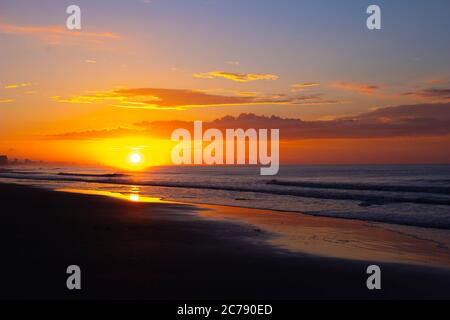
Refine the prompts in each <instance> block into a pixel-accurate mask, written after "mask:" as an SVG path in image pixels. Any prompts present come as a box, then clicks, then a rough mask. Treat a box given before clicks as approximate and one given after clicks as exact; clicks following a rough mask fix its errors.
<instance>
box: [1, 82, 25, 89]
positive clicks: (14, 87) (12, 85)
mask: <svg viewBox="0 0 450 320" xmlns="http://www.w3.org/2000/svg"><path fill="white" fill-rule="evenodd" d="M29 86H31V83H17V84H8V85H6V86H5V89H17V88H23V87H29Z"/></svg>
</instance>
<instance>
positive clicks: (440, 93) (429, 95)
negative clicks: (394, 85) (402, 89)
mask: <svg viewBox="0 0 450 320" xmlns="http://www.w3.org/2000/svg"><path fill="white" fill-rule="evenodd" d="M403 95H405V96H415V97H418V98H421V99H427V100H432V101H439V102H450V89H446V88H428V89H422V90H417V91H412V92H406V93H404V94H403Z"/></svg>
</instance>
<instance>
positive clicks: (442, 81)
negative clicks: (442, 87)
mask: <svg viewBox="0 0 450 320" xmlns="http://www.w3.org/2000/svg"><path fill="white" fill-rule="evenodd" d="M427 83H428V84H433V85H439V84H447V83H448V80H446V79H431V80H428V81H427Z"/></svg>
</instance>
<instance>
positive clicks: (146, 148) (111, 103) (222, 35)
mask: <svg viewBox="0 0 450 320" xmlns="http://www.w3.org/2000/svg"><path fill="white" fill-rule="evenodd" d="M36 5H37V4H34V3H33V2H29V3H28V4H27V8H28V10H25V9H24V8H23V7H21V6H22V5H21V4H15V3H14V2H7V1H5V2H2V4H0V46H1V52H2V59H1V61H0V68H1V70H2V71H1V73H0V154H7V155H8V156H9V157H10V158H22V159H23V158H31V159H35V160H44V161H63V162H77V163H91V164H99V163H101V164H106V165H113V166H117V167H126V166H127V165H128V164H127V162H126V161H127V160H126V159H127V157H128V156H129V154H130V153H132V152H139V153H140V154H142V155H143V159H145V164H146V165H160V164H170V149H171V147H172V146H173V143H171V142H170V141H169V140H170V131H171V130H172V129H173V128H176V124H177V122H176V121H187V122H186V123H183V125H184V126H189V125H190V123H191V122H192V121H194V120H203V121H205V122H211V121H214V120H216V119H222V118H223V117H226V116H232V117H234V118H233V119H234V120H231V121H229V122H228V125H229V126H231V128H234V127H235V126H246V127H257V128H265V127H267V128H279V129H280V131H281V139H282V144H281V160H282V163H448V162H450V151H448V150H450V148H449V146H450V130H449V123H450V115H449V109H450V104H449V103H450V89H449V86H450V83H449V80H450V78H449V74H450V63H449V58H448V55H445V54H443V53H442V52H440V53H439V52H437V49H436V48H437V46H438V45H439V46H441V47H446V46H448V45H450V44H449V43H447V42H448V41H447V42H445V39H448V37H444V38H443V37H436V38H432V39H428V40H427V41H429V43H428V42H427V43H426V45H425V44H424V43H422V42H423V39H422V38H421V37H420V34H421V33H420V32H422V31H417V32H418V33H417V39H414V38H413V36H411V34H413V33H411V32H409V31H408V36H409V37H410V38H408V39H407V40H408V41H409V42H408V43H406V42H405V44H404V45H405V46H411V50H409V51H410V52H415V53H414V56H406V55H407V54H408V53H405V56H404V57H403V56H399V53H398V52H399V51H398V50H396V49H395V48H396V46H397V45H398V43H399V42H402V41H406V40H405V39H404V37H403V36H402V32H403V31H402V30H403V29H401V28H400V27H399V25H393V26H391V28H397V29H393V30H391V31H392V32H391V33H389V32H384V31H382V32H380V33H378V34H377V33H368V31H367V30H366V29H364V28H363V27H361V29H359V28H358V27H357V26H355V25H351V26H350V25H346V24H345V23H344V22H342V23H341V25H342V28H343V30H344V31H347V32H350V33H353V34H352V36H349V34H347V37H344V36H343V35H337V34H335V33H334V31H333V30H335V28H333V26H332V25H331V23H332V22H331V21H329V23H330V25H328V24H327V23H325V24H321V25H320V26H319V25H317V26H316V28H313V27H314V26H315V23H318V22H315V20H317V19H319V20H320V16H319V15H320V12H323V11H324V10H332V9H333V8H329V7H327V8H322V7H320V5H313V4H311V5H310V7H308V8H303V9H304V11H305V12H306V13H309V14H310V15H311V16H312V17H316V18H317V19H315V20H308V21H307V22H308V23H309V24H308V25H306V29H308V28H307V27H308V26H310V29H308V32H309V33H306V31H305V34H302V33H301V32H300V31H299V30H306V29H305V25H302V23H306V22H305V20H303V22H302V20H301V19H300V20H299V19H298V18H299V17H298V16H295V15H294V14H293V13H292V10H289V8H288V7H286V8H278V7H276V3H275V2H274V3H272V4H270V6H274V8H277V10H282V11H283V12H284V13H285V19H286V21H282V20H279V16H276V10H275V11H274V10H269V8H266V7H264V8H263V7H262V4H260V3H253V4H252V6H250V5H249V4H239V3H237V2H236V3H233V4H232V3H222V2H220V1H219V2H218V3H214V4H212V3H211V4H210V5H209V6H205V4H204V3H203V2H201V1H198V2H196V1H194V4H193V5H192V6H191V7H186V6H185V4H183V3H182V2H180V3H178V4H177V5H175V4H172V5H170V4H168V3H162V2H161V3H159V2H156V3H133V4H131V3H130V4H127V5H125V4H122V3H116V4H114V5H111V6H110V7H107V8H105V7H101V6H98V5H97V4H96V3H95V2H83V1H82V2H81V4H80V6H81V8H82V12H84V13H85V14H83V27H82V29H81V30H80V31H70V30H68V29H66V28H65V18H66V17H67V14H65V8H64V6H63V4H58V5H55V4H54V3H53V2H51V1H44V2H43V3H42V4H40V6H41V8H40V11H42V12H43V13H42V15H33V14H32V11H33V10H31V9H32V8H33V6H36ZM289 5H290V6H296V4H295V3H290V4H289ZM346 5H347V6H348V10H350V11H351V12H354V11H353V10H356V9H358V8H354V7H353V6H352V5H351V4H346ZM236 6H241V10H242V12H247V10H248V12H249V14H250V12H251V14H250V15H249V16H248V17H249V18H248V19H244V17H241V16H239V17H236V16H234V15H235V7H236ZM392 6H393V7H392V8H391V9H392V10H396V9H397V8H396V5H394V4H392ZM358 10H359V9H358ZM436 10H437V11H436V13H435V14H439V8H436ZM219 11H220V12H221V15H220V16H219V15H218V12H219ZM355 12H356V11H355ZM306 13H305V14H306ZM272 14H273V16H272ZM298 14H300V13H298ZM402 14H405V15H406V14H407V13H405V12H403V13H402ZM260 15H261V16H264V17H266V18H267V20H266V22H265V23H262V22H261V20H260V19H259V20H258V19H257V18H258V17H260ZM341 15H342V17H341ZM345 15H346V13H343V12H339V11H338V12H337V13H336V16H335V17H333V19H334V20H336V21H340V20H339V19H344V16H345ZM194 17H195V19H194ZM175 18H176V19H177V20H176V21H177V22H178V23H177V24H174V23H171V22H173V21H174V19H175ZM118 19H119V20H118ZM227 19H228V20H227ZM230 19H234V20H233V21H234V24H233V25H230V22H229V21H231V20H230ZM308 19H309V18H308ZM417 19H419V20H420V19H421V17H420V16H419V17H416V20H417ZM423 19H425V17H423ZM427 19H428V18H427ZM116 21H121V22H122V23H120V24H118V23H116ZM321 21H324V20H321ZM342 21H344V20H342ZM345 21H347V20H345ZM439 21H440V20H439ZM284 22H285V23H284ZM346 23H347V22H346ZM348 23H350V22H348ZM442 23H446V22H442ZM297 24H298V25H297ZM442 27H443V26H440V25H434V26H428V25H427V27H426V28H436V29H430V30H428V29H427V30H426V31H428V32H436V33H437V34H439V33H440V32H441V30H442ZM230 28H233V32H231V31H230ZM234 29H236V30H234ZM342 33H345V32H342ZM419 33H420V34H419ZM348 38H352V39H354V40H355V42H354V43H352V45H351V46H350V45H346V42H347V41H349V40H348ZM331 39H333V40H334V41H331ZM438 39H439V40H438ZM269 40H270V41H269ZM356 40H357V41H356ZM432 41H441V42H440V43H438V42H436V43H434V42H432ZM374 42H376V43H377V44H378V46H379V47H378V52H377V53H374V52H373V50H371V46H372V45H373V43H374ZM442 42H444V43H442ZM268 43H270V46H268V45H267V44H268ZM423 48H426V50H425V49H423ZM441 51H445V50H441ZM350 57H352V58H350ZM394 66H395V67H394ZM404 106H406V107H404ZM417 106H418V107H417ZM377 110H378V111H377ZM249 113H251V114H254V115H255V116H254V118H245V121H247V122H243V120H242V119H244V118H238V116H239V115H240V114H249ZM272 116H276V117H279V119H281V120H279V121H278V120H277V121H278V122H276V121H275V120H274V122H268V120H267V119H266V118H265V117H269V118H270V117H272ZM239 119H240V120H239ZM292 119H302V120H304V121H303V123H300V122H295V121H294V122H292V121H291V120H292ZM157 121H159V122H158V123H156V122H157ZM248 121H250V122H248ZM252 121H253V122H252ZM143 123H147V124H149V126H143V125H142V124H143ZM152 126H153V127H152ZM211 126H214V125H213V124H211ZM221 126H222V127H223V128H225V127H224V126H225V124H222V125H221ZM155 127H156V129H155ZM222 127H221V128H222ZM292 132H295V134H293V133H292Z"/></svg>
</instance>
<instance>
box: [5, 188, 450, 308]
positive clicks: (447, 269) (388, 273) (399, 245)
mask: <svg viewBox="0 0 450 320" xmlns="http://www.w3.org/2000/svg"><path fill="white" fill-rule="evenodd" d="M0 201H1V204H2V208H3V209H2V217H1V218H2V223H1V224H0V237H1V242H0V243H1V244H0V249H1V252H2V260H1V272H2V275H3V279H2V286H1V290H0V298H1V299H31V298H32V299H106V298H115V299H156V300H159V299H315V298H322V299H330V298H338V299H345V298H350V299H383V298H394V299H402V298H413V299H431V298H438V299H439V298H447V299H448V298H450V257H449V250H448V247H449V245H450V244H449V239H448V235H447V234H448V233H447V231H446V230H436V229H424V228H410V227H403V226H402V227H400V226H393V225H387V224H379V223H368V222H363V221H354V220H344V219H332V218H321V217H312V216H306V215H301V214H290V213H286V212H277V211H270V210H255V209H244V208H238V207H226V206H211V205H189V204H181V203H168V202H158V201H154V202H152V201H149V202H145V201H144V202H140V201H128V200H126V199H115V198H112V197H107V196H99V195H93V194H76V193H73V192H71V193H69V192H57V191H49V190H44V189H38V188H32V187H26V186H19V185H12V184H0ZM71 264H76V265H79V266H80V267H81V270H82V290H80V291H69V290H67V288H66V286H65V283H66V277H67V275H66V268H67V266H68V265H71ZM371 264H377V265H379V266H380V267H381V268H382V290H379V291H369V290H368V289H367V288H366V279H367V275H366V268H367V266H369V265H371Z"/></svg>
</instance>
